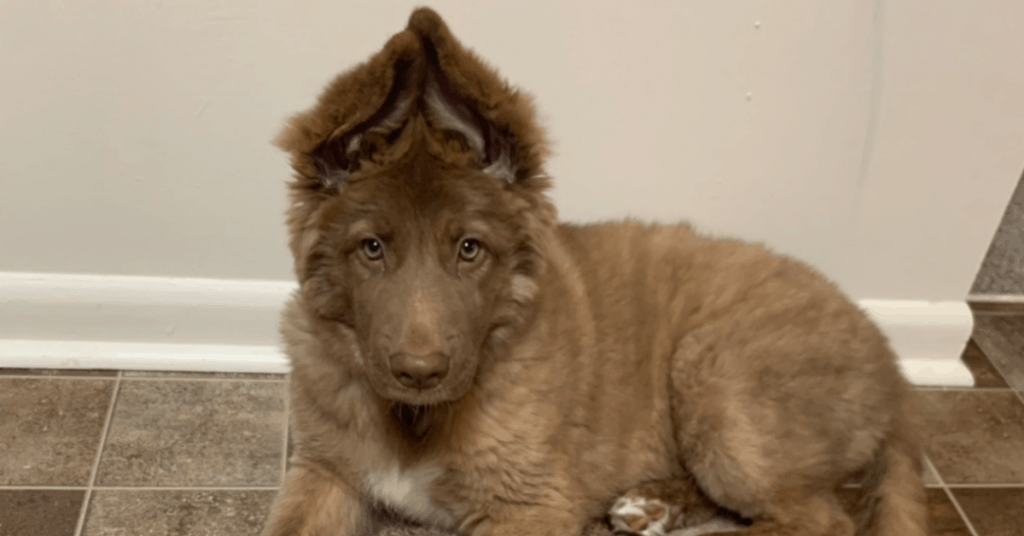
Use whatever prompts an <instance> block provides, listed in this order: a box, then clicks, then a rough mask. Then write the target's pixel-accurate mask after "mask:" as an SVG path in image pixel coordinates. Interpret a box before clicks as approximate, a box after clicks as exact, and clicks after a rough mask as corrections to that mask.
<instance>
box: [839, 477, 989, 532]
mask: <svg viewBox="0 0 1024 536" xmlns="http://www.w3.org/2000/svg"><path fill="white" fill-rule="evenodd" d="M838 496H839V502H840V503H841V504H842V505H843V508H844V509H845V510H846V511H847V512H849V513H850V514H851V515H854V514H855V513H856V512H857V508H858V504H857V503H858V501H859V500H860V497H861V490H859V489H855V488H844V489H841V490H839V492H838ZM928 512H929V514H930V515H929V518H928V529H929V531H928V532H929V534H930V535H931V536H970V534H971V532H970V530H969V529H968V528H967V525H966V524H965V523H964V521H963V519H961V518H960V513H959V512H957V511H956V507H954V506H953V503H952V502H950V501H949V497H948V496H947V495H946V492H945V491H944V490H942V489H940V488H929V489H928Z"/></svg>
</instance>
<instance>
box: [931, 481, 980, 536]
mask: <svg viewBox="0 0 1024 536" xmlns="http://www.w3.org/2000/svg"><path fill="white" fill-rule="evenodd" d="M928 513H929V514H931V515H930V516H929V517H928V533H929V534H930V535H931V536H968V535H969V534H970V533H971V532H970V530H969V529H968V528H967V524H966V523H964V520H963V518H961V517H960V512H957V511H956V507H955V506H953V503H952V502H950V500H949V497H948V496H947V495H946V492H945V490H942V489H937V488H929V489H928Z"/></svg>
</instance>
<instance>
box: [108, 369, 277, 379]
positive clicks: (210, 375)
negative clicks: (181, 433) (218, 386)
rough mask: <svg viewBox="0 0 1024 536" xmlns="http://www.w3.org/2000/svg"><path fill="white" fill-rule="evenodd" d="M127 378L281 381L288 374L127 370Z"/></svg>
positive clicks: (124, 374)
mask: <svg viewBox="0 0 1024 536" xmlns="http://www.w3.org/2000/svg"><path fill="white" fill-rule="evenodd" d="M123 377H125V378H176V379H214V380H279V381H285V380H287V379H288V375H287V374H264V373H256V372H180V371H166V372H165V371H157V370H126V371H124V373H123Z"/></svg>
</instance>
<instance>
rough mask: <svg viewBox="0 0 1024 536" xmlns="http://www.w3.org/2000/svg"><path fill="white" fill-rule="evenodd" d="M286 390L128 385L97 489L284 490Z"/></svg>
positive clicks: (251, 385)
mask: <svg viewBox="0 0 1024 536" xmlns="http://www.w3.org/2000/svg"><path fill="white" fill-rule="evenodd" d="M284 387H285V386H284V384H281V383H276V382H244V381H223V382H221V381H216V382H210V381H148V380H147V381H140V380H123V381H122V383H121V392H120V393H119V394H118V400H117V407H116V408H115V410H114V416H113V420H112V421H111V424H110V433H109V434H108V436H107V443H106V446H105V447H104V452H103V457H102V459H101V460H100V467H99V473H98V474H97V477H96V485H98V486H182V487H190V486H277V485H280V480H281V456H282V454H283V453H282V452H281V450H282V444H283V442H284V438H283V437H282V436H281V434H283V433H284V430H283V428H284V417H285V415H284Z"/></svg>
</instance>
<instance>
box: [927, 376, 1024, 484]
mask: <svg viewBox="0 0 1024 536" xmlns="http://www.w3.org/2000/svg"><path fill="white" fill-rule="evenodd" d="M919 396H920V397H921V400H922V402H923V404H924V406H925V408H926V410H927V423H926V427H925V432H926V434H927V436H928V443H927V445H926V450H927V451H928V456H929V458H931V460H932V463H934V464H935V468H936V469H937V470H938V471H939V474H940V475H942V479H943V480H944V481H945V482H946V483H947V484H961V483H969V484H974V483H988V484H1010V483H1014V484H1015V483H1024V404H1021V402H1020V400H1019V399H1018V398H1017V395H1016V394H1015V393H1014V392H1013V391H969V390H953V391H920V392H919Z"/></svg>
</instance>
